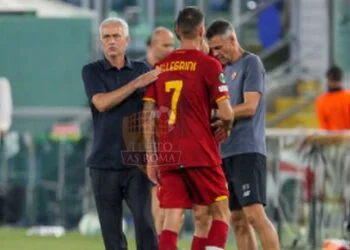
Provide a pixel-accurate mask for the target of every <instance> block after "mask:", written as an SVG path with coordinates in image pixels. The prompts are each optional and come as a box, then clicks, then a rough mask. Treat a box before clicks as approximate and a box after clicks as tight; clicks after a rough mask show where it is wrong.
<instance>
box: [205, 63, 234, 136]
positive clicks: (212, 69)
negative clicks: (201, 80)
mask: <svg viewBox="0 0 350 250" xmlns="http://www.w3.org/2000/svg"><path fill="white" fill-rule="evenodd" d="M204 70H205V72H204V75H205V79H206V83H207V85H208V87H209V91H210V95H211V98H212V99H213V100H215V102H216V105H217V108H218V110H217V112H216V113H217V114H216V117H217V118H219V119H220V121H219V123H220V124H218V125H219V126H220V127H223V128H224V129H225V130H226V131H227V133H228V132H229V131H230V130H231V127H232V123H233V120H234V112H233V109H232V107H231V105H230V102H229V94H228V87H227V85H226V81H225V76H224V73H223V71H222V66H221V64H220V63H219V62H218V61H216V60H215V59H211V60H208V62H207V63H206V64H205V65H204Z"/></svg>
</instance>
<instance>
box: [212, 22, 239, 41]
mask: <svg viewBox="0 0 350 250" xmlns="http://www.w3.org/2000/svg"><path fill="white" fill-rule="evenodd" d="M228 31H230V32H232V33H234V32H235V30H234V28H233V26H232V24H231V23H230V22H229V21H227V20H216V21H214V22H213V23H212V24H211V25H210V26H209V28H208V29H207V33H206V37H207V39H208V40H209V39H212V38H213V37H214V36H217V35H225V34H226V33H227V32H228Z"/></svg>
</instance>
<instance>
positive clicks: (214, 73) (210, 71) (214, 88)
mask: <svg viewBox="0 0 350 250" xmlns="http://www.w3.org/2000/svg"><path fill="white" fill-rule="evenodd" d="M202 70H203V74H204V80H205V82H206V84H207V86H208V88H209V91H210V96H211V98H212V100H213V101H215V102H216V103H218V102H220V101H222V100H224V99H228V97H229V94H228V87H227V85H226V80H225V75H224V72H223V70H222V66H221V64H220V63H219V62H218V61H217V60H215V59H213V58H209V60H208V61H207V62H206V63H205V65H204V67H203V68H202Z"/></svg>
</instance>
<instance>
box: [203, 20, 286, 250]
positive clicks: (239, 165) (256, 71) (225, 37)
mask: <svg viewBox="0 0 350 250" xmlns="http://www.w3.org/2000/svg"><path fill="white" fill-rule="evenodd" d="M206 37H207V39H208V44H209V48H210V50H211V53H212V55H213V56H215V57H216V58H217V59H219V60H220V62H221V63H222V64H223V65H224V74H225V79H226V83H227V85H228V88H229V94H230V102H231V105H232V109H233V111H234V113H235V119H236V121H235V123H234V126H233V127H232V130H231V133H230V136H229V137H228V138H227V139H226V138H225V137H221V138H220V134H222V135H225V133H220V126H219V125H220V124H219V123H217V124H215V125H217V126H219V129H218V130H217V131H216V132H217V136H218V137H219V138H217V139H218V140H219V141H220V140H223V139H226V140H225V141H223V142H222V144H221V147H220V151H221V157H222V158H223V162H222V163H223V169H224V172H225V175H226V179H227V183H228V188H229V192H230V200H229V205H230V210H231V224H232V228H233V230H234V233H235V235H236V241H237V245H238V249H239V250H243V249H249V250H257V249H258V247H257V243H256V239H255V233H254V230H253V228H254V229H255V230H256V231H257V233H258V235H259V237H260V241H261V244H262V247H263V249H264V250H279V249H280V246H279V241H278V236H277V233H276V230H275V228H274V227H273V225H272V223H271V222H270V220H269V219H268V217H267V216H266V213H265V210H264V207H263V206H264V205H265V204H266V145H265V82H266V80H265V69H264V65H263V64H262V62H261V60H260V59H259V57H258V56H256V55H254V54H252V53H249V52H247V51H244V50H243V49H242V47H241V46H240V45H239V42H238V40H237V37H236V34H235V31H234V28H233V26H232V24H230V23H229V22H228V21H225V20H218V21H215V22H214V23H212V24H211V25H210V27H209V28H208V30H207V33H206Z"/></svg>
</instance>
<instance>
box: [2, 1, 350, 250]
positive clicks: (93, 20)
mask: <svg viewBox="0 0 350 250" xmlns="http://www.w3.org/2000/svg"><path fill="white" fill-rule="evenodd" d="M186 5H197V6H199V7H200V8H202V9H203V10H204V11H205V15H206V23H207V24H209V23H210V22H211V21H212V20H215V19H217V18H226V19H228V20H230V21H232V22H233V23H234V25H235V27H236V29H237V34H238V38H239V40H240V42H241V44H242V46H243V47H244V48H245V49H247V50H250V51H252V52H254V53H256V54H258V55H259V56H260V57H261V59H262V60H263V62H264V64H265V67H266V69H267V72H268V78H269V83H268V86H266V91H267V96H268V105H267V117H266V119H267V126H268V128H269V129H268V132H267V141H268V162H269V164H268V167H269V175H268V199H269V205H268V206H267V208H266V209H267V211H268V214H269V216H270V217H271V219H272V220H273V222H274V224H275V225H276V227H277V229H278V233H279V235H280V237H281V239H282V245H283V249H320V247H321V246H322V243H323V241H324V239H327V238H343V239H346V238H348V237H349V231H347V226H348V227H349V225H348V224H347V223H349V213H350V212H349V209H350V208H349V206H350V155H349V153H348V152H349V145H348V143H347V141H346V140H338V139H337V140H336V138H334V136H332V135H328V134H322V135H319V136H316V138H315V137H313V138H312V139H310V137H309V135H310V133H312V134H314V133H316V134H318V132H319V131H318V130H317V127H318V124H317V120H316V114H315V108H314V100H315V98H316V97H317V96H318V95H319V94H320V93H321V92H322V91H324V90H325V81H324V74H325V71H326V69H327V68H328V67H329V66H330V65H332V64H337V65H339V66H340V67H342V68H343V70H344V71H345V72H346V81H345V86H346V87H350V81H349V75H350V50H349V44H350V42H349V41H350V1H349V0H63V1H59V0H56V1H55V0H0V55H1V56H0V77H5V78H7V79H8V80H9V82H10V84H11V88H12V95H13V104H14V110H13V122H12V127H11V130H10V131H9V133H8V134H7V135H6V136H5V138H3V139H4V140H3V142H4V143H3V145H2V147H1V157H0V159H1V160H0V166H1V168H0V170H1V171H0V222H1V225H2V227H0V249H4V250H12V249H38V250H40V249H47V246H48V245H50V246H52V248H51V249H56V248H57V249H62V248H63V247H65V248H66V249H102V241H101V238H100V237H99V236H94V237H85V238H84V237H83V236H79V234H78V233H74V230H77V229H78V228H79V222H81V219H82V217H83V215H84V214H87V213H91V212H93V211H94V204H93V201H92V194H91V190H90V186H89V178H88V174H87V171H86V168H85V167H84V159H85V157H86V155H87V152H88V150H89V147H90V142H91V129H90V113H89V110H88V108H87V100H86V97H85V94H84V90H83V84H82V80H81V74H80V72H81V67H82V66H83V65H84V64H85V63H87V62H88V61H91V60H94V59H96V58H99V57H100V56H101V50H100V48H99V44H98V24H99V22H100V21H101V20H103V19H104V18H105V17H107V16H120V17H122V18H125V19H126V20H127V22H128V23H129V25H130V33H131V43H130V46H129V48H128V53H129V55H130V56H131V57H133V58H137V57H139V56H141V55H143V54H144V53H145V45H146V39H147V37H148V36H149V35H150V33H151V31H152V29H153V28H154V27H156V26H159V25H162V26H166V27H169V28H171V29H172V28H173V23H174V19H175V16H176V13H177V12H178V10H179V9H181V8H182V7H183V6H186ZM92 220H93V219H92ZM89 223H90V224H91V225H88V226H85V229H84V230H85V231H84V230H83V231H84V232H85V233H87V234H93V233H94V230H95V228H94V222H89ZM89 223H88V224H89ZM37 225H45V226H63V227H64V228H65V230H68V235H67V236H63V237H62V238H60V239H47V238H40V237H38V236H36V237H35V236H33V237H34V239H35V241H30V240H28V238H27V236H26V231H25V229H29V228H30V227H32V226H37ZM8 226H11V227H8ZM17 227H20V228H21V229H17ZM46 229H49V228H46ZM70 230H72V231H73V232H72V233H71V232H70ZM86 230H87V231H86ZM89 230H90V231H89ZM191 230H192V226H191V216H190V214H188V215H187V219H186V222H185V226H184V232H183V235H182V240H183V241H182V243H181V244H182V249H189V248H190V247H189V240H190V238H189V236H190V235H191ZM125 231H126V232H127V234H128V235H130V237H132V235H133V226H132V219H131V216H130V213H129V212H128V211H127V210H126V213H125ZM29 232H32V233H33V234H39V235H40V234H52V232H51V233H50V231H44V232H40V230H38V229H37V230H35V228H34V230H32V231H29ZM54 232H56V233H57V230H56V231H55V230H54ZM27 233H28V232H27ZM53 234H54V233H53ZM58 236H59V235H58ZM28 237H29V236H28ZM5 238H6V239H7V240H5ZM233 243H234V239H233V238H231V239H230V244H233ZM21 244H22V245H21ZM130 244H131V246H130V249H134V248H133V247H132V242H130ZM2 246H4V247H2ZM45 246H46V247H45ZM55 246H56V248H55Z"/></svg>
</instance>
